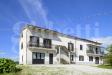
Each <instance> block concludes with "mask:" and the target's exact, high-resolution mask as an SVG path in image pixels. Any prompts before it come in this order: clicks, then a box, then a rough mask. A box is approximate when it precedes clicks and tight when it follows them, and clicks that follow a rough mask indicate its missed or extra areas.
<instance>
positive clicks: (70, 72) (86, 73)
mask: <svg viewBox="0 0 112 75" xmlns="http://www.w3.org/2000/svg"><path fill="white" fill-rule="evenodd" d="M29 66H30V67H31V68H35V69H36V68H39V67H47V68H50V69H51V70H52V71H54V70H56V69H58V70H59V68H62V69H61V70H63V71H64V72H65V74H66V75H112V69H102V68H97V67H95V66H96V65H76V64H75V65H29ZM57 75H59V74H57Z"/></svg>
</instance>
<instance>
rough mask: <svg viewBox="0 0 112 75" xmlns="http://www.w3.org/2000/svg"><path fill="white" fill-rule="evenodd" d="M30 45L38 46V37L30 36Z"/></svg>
mask: <svg viewBox="0 0 112 75" xmlns="http://www.w3.org/2000/svg"><path fill="white" fill-rule="evenodd" d="M29 45H30V46H34V47H38V46H39V37H37V36H30V44H29Z"/></svg>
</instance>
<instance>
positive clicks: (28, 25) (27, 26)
mask: <svg viewBox="0 0 112 75" xmlns="http://www.w3.org/2000/svg"><path fill="white" fill-rule="evenodd" d="M29 27H34V28H38V29H44V30H49V31H53V32H56V33H59V34H62V35H65V36H67V37H72V38H74V39H79V40H83V41H87V42H91V43H96V44H102V43H99V42H97V41H92V40H88V39H84V38H79V37H76V36H72V35H68V34H64V33H61V32H58V31H56V30H51V29H47V28H42V27H39V26H34V25H30V24H27V25H26V26H25V27H24V29H25V28H29Z"/></svg>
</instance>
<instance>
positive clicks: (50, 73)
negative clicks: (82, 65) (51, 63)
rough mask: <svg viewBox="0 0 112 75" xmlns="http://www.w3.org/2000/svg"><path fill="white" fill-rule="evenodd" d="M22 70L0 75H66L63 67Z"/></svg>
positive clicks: (24, 68)
mask: <svg viewBox="0 0 112 75" xmlns="http://www.w3.org/2000/svg"><path fill="white" fill-rule="evenodd" d="M21 68H22V70H21V71H20V72H17V73H4V74H0V75H65V74H68V71H67V70H64V68H63V67H60V68H51V67H45V66H43V67H42V66H41V67H38V68H37V67H33V68H32V67H29V66H21Z"/></svg>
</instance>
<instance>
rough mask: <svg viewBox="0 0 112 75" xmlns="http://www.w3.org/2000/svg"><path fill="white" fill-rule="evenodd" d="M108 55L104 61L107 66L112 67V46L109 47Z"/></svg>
mask: <svg viewBox="0 0 112 75" xmlns="http://www.w3.org/2000/svg"><path fill="white" fill-rule="evenodd" d="M107 51H108V53H107V54H106V55H105V56H104V60H105V62H106V63H107V64H109V65H111V66H112V44H111V45H109V46H108V47H107Z"/></svg>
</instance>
